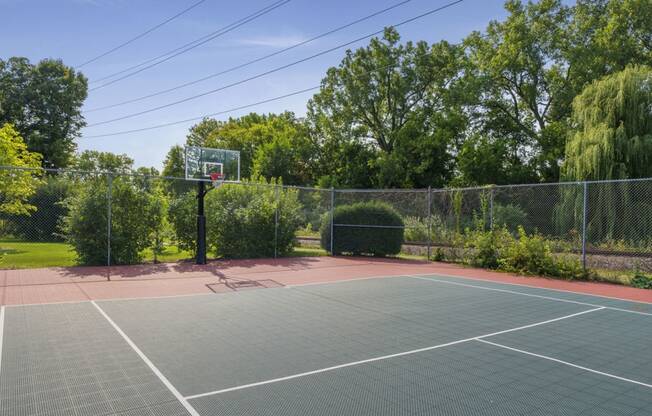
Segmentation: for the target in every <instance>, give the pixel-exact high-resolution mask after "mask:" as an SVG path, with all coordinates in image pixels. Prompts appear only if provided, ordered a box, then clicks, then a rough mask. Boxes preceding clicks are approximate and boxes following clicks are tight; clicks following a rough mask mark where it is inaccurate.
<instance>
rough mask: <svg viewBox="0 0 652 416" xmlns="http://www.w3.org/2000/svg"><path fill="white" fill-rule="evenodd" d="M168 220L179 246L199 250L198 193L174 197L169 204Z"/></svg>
mask: <svg viewBox="0 0 652 416" xmlns="http://www.w3.org/2000/svg"><path fill="white" fill-rule="evenodd" d="M208 195H210V193H209V194H208ZM168 221H169V223H170V225H171V227H172V231H173V234H174V237H173V239H174V241H175V243H176V245H177V247H179V248H180V249H181V250H187V251H190V252H192V253H194V252H195V251H196V250H197V193H196V192H186V193H182V194H179V195H178V196H177V197H176V198H173V199H172V200H171V201H170V203H169V205H168Z"/></svg>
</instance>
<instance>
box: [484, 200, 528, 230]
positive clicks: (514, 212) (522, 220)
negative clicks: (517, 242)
mask: <svg viewBox="0 0 652 416" xmlns="http://www.w3.org/2000/svg"><path fill="white" fill-rule="evenodd" d="M493 226H494V227H497V228H501V227H505V228H507V230H508V231H510V232H512V233H514V232H516V231H517V230H518V227H523V228H524V229H525V230H528V229H529V228H530V222H529V221H528V218H527V214H526V213H525V211H523V209H522V208H521V207H520V206H518V205H517V204H498V203H494V206H493Z"/></svg>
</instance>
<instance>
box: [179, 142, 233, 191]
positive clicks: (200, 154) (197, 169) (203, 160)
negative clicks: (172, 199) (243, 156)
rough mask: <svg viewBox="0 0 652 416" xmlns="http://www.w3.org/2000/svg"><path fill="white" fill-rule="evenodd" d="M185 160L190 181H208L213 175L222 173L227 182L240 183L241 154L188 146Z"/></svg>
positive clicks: (187, 176) (187, 177)
mask: <svg viewBox="0 0 652 416" xmlns="http://www.w3.org/2000/svg"><path fill="white" fill-rule="evenodd" d="M185 159H186V179H188V180H194V181H208V180H210V178H211V173H220V174H222V175H224V178H223V179H224V181H225V182H239V181H240V152H238V151H236V150H226V149H211V148H209V147H198V146H186V149H185Z"/></svg>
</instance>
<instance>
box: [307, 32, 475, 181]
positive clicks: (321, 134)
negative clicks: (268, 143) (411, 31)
mask: <svg viewBox="0 0 652 416" xmlns="http://www.w3.org/2000/svg"><path fill="white" fill-rule="evenodd" d="M399 40H400V38H399V35H398V33H397V32H396V31H395V30H394V29H391V28H390V29H386V30H385V34H384V36H383V39H382V40H381V39H376V38H374V39H372V40H371V42H370V44H369V46H368V47H364V48H360V49H358V50H356V51H355V52H351V51H348V52H347V54H346V56H345V58H344V59H343V60H342V62H341V64H340V65H339V67H337V68H330V69H329V70H328V72H327V74H326V77H325V78H324V79H323V81H322V86H321V89H320V91H319V93H318V94H316V95H315V96H314V97H313V98H312V100H310V102H309V104H308V116H307V117H308V122H309V124H310V126H311V131H312V132H313V134H314V135H315V140H316V141H317V142H318V143H319V144H320V146H323V147H324V148H325V149H327V150H330V149H331V148H335V149H339V148H340V147H341V146H352V145H358V146H360V147H359V149H360V150H363V149H368V150H370V152H369V153H366V154H365V153H362V154H364V155H365V156H366V157H367V160H360V161H359V162H358V163H359V164H362V165H368V166H373V167H375V171H373V170H372V172H373V173H375V174H376V176H375V178H374V177H372V178H371V180H372V182H373V184H374V186H422V187H423V186H429V185H442V184H443V183H445V182H446V180H447V179H448V177H449V175H450V173H451V171H450V169H451V165H450V163H449V162H450V160H451V157H450V155H449V154H448V146H449V144H450V142H451V140H452V138H454V137H456V136H457V135H458V134H460V133H461V131H462V129H463V127H464V118H463V117H460V113H459V112H457V108H456V107H454V106H452V105H448V104H450V102H449V100H448V96H449V92H450V91H451V90H452V89H453V84H454V80H455V78H456V76H457V74H458V71H457V69H458V66H457V60H458V59H459V56H460V54H461V51H460V49H458V48H457V47H455V46H453V45H450V44H448V43H446V42H442V43H439V44H435V45H431V46H430V45H428V44H427V43H426V42H418V43H416V44H413V43H412V42H407V43H406V44H404V45H402V44H399ZM369 139H372V140H373V143H368V141H369ZM358 154H360V152H358ZM323 156H324V158H323V159H322V160H321V162H322V163H321V168H320V169H321V174H322V175H334V176H335V178H334V181H335V182H337V183H339V184H341V185H344V186H355V184H356V183H360V182H364V180H363V179H361V178H358V177H354V178H350V177H346V176H344V177H343V176H340V175H338V173H339V171H341V170H345V167H344V164H343V160H342V159H341V158H340V157H341V156H342V153H340V152H332V151H325V152H324V153H323ZM347 173H348V172H347ZM360 174H362V175H365V176H366V175H368V174H369V172H365V171H361V172H360ZM347 176H348V175H347Z"/></svg>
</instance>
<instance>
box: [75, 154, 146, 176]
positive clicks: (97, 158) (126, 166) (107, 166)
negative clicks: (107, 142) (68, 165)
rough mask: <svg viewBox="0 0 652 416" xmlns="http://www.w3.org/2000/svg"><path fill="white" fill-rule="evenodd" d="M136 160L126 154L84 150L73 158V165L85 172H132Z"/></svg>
mask: <svg viewBox="0 0 652 416" xmlns="http://www.w3.org/2000/svg"><path fill="white" fill-rule="evenodd" d="M133 166H134V160H133V159H132V158H130V157H129V156H127V155H126V154H121V155H120V154H115V153H111V152H100V151H97V150H84V151H83V152H82V153H80V154H79V155H77V156H76V157H75V158H74V159H73V167H74V168H75V169H77V170H80V171H84V172H111V173H131V172H132V170H133Z"/></svg>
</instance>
